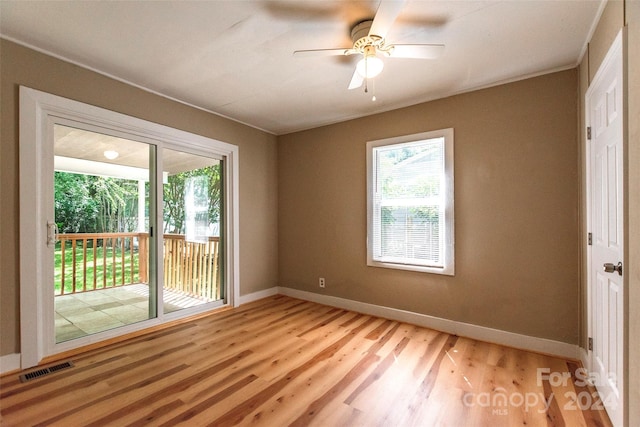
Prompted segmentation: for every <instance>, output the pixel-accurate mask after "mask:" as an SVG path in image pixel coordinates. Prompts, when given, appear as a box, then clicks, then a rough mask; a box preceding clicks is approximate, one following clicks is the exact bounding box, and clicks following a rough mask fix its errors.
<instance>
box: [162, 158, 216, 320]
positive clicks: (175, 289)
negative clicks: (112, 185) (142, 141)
mask: <svg viewBox="0 0 640 427" xmlns="http://www.w3.org/2000/svg"><path fill="white" fill-rule="evenodd" d="M162 159H163V169H164V170H165V171H167V172H166V173H167V178H166V180H165V181H164V183H163V201H164V204H163V205H164V207H163V228H164V229H163V236H162V238H163V293H162V295H163V304H164V305H163V308H164V312H165V313H171V312H174V311H178V310H183V309H185V308H190V307H194V306H199V305H202V304H206V303H211V302H214V301H221V300H223V299H224V290H223V289H224V288H223V286H222V283H224V280H223V274H222V269H221V266H222V263H221V262H220V261H221V259H222V255H221V253H222V251H221V248H222V246H221V245H220V242H221V239H222V234H223V231H224V227H223V222H222V212H223V203H222V201H223V200H224V197H223V194H222V190H223V186H222V161H221V160H219V159H215V158H211V157H205V156H202V155H197V154H192V153H187V152H184V151H178V150H173V149H167V148H165V149H163V150H162Z"/></svg>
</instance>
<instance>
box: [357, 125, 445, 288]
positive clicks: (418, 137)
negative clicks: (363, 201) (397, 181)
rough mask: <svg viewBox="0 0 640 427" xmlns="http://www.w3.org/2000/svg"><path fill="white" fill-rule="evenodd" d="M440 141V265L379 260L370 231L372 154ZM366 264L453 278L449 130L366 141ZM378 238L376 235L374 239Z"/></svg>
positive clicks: (373, 199)
mask: <svg viewBox="0 0 640 427" xmlns="http://www.w3.org/2000/svg"><path fill="white" fill-rule="evenodd" d="M436 138H444V180H445V193H444V195H443V197H444V204H445V209H444V212H445V215H444V228H445V233H444V242H443V247H442V248H441V249H442V253H443V265H442V266H425V265H418V264H414V263H411V262H402V261H397V262H392V261H389V260H381V259H380V258H377V257H376V256H375V254H374V250H375V237H376V236H374V233H375V228H374V219H375V215H374V209H375V206H374V201H375V193H374V191H375V184H376V175H377V169H376V163H375V160H376V155H375V152H376V150H377V149H378V148H381V147H390V146H393V145H398V146H400V145H406V144H411V143H414V142H421V141H425V140H429V139H436ZM366 149H367V157H366V158H367V265H368V266H371V267H383V268H391V269H399V270H410V271H418V272H423V273H434V274H442V275H448V276H453V275H455V218H454V212H455V208H454V151H453V149H454V137H453V128H447V129H439V130H434V131H428V132H422V133H416V134H410V135H403V136H398V137H392V138H385V139H378V140H374V141H368V142H367V147H366ZM377 237H378V239H380V236H377Z"/></svg>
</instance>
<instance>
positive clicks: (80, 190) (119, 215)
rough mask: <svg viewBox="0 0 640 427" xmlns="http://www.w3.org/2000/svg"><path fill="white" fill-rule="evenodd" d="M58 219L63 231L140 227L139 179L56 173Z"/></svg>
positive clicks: (104, 230)
mask: <svg viewBox="0 0 640 427" xmlns="http://www.w3.org/2000/svg"><path fill="white" fill-rule="evenodd" d="M54 182H55V184H54V194H55V221H56V224H57V225H58V229H59V230H60V232H61V233H112V232H117V231H120V232H127V231H134V230H135V229H136V228H137V219H138V218H137V214H138V213H137V211H138V201H137V200H138V184H137V182H136V181H131V180H125V179H118V178H106V177H101V176H93V175H81V174H74V173H66V172H55V180H54Z"/></svg>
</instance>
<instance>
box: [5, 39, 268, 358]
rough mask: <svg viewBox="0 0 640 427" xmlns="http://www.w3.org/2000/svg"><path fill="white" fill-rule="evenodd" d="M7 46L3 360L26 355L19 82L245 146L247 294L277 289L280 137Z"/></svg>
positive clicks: (243, 271)
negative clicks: (21, 308)
mask: <svg viewBox="0 0 640 427" xmlns="http://www.w3.org/2000/svg"><path fill="white" fill-rule="evenodd" d="M0 43H1V44H0V55H1V57H0V64H1V68H0V73H1V74H0V78H1V81H0V90H1V94H2V100H1V104H0V106H1V116H0V120H1V122H0V123H1V127H2V130H1V133H0V138H1V141H2V144H1V149H0V153H2V154H1V156H2V157H1V158H0V165H1V168H0V182H1V183H2V184H1V185H0V188H1V190H0V191H1V193H0V197H1V200H2V203H0V239H1V240H0V241H1V242H2V245H0V248H1V249H0V250H1V251H2V256H0V267H1V270H0V310H1V312H0V319H1V323H0V335H1V336H2V340H1V341H0V355H6V354H11V353H17V352H19V351H20V344H19V309H18V307H19V289H20V278H19V257H18V248H19V240H18V239H19V235H18V234H19V233H18V227H19V222H18V221H19V219H18V206H19V195H18V86H19V85H25V86H29V87H32V88H34V89H38V90H42V91H45V92H49V93H53V94H56V95H60V96H64V97H67V98H71V99H75V100H78V101H81V102H85V103H88V104H92V105H97V106H100V107H103V108H107V109H110V110H113V111H118V112H121V113H124V114H129V115H131V116H135V117H139V118H142V119H145V120H149V121H152V122H157V123H161V124H164V125H167V126H171V127H174V128H178V129H182V130H186V131H189V132H193V133H196V134H200V135H204V136H207V137H210V138H214V139H218V140H221V141H224V142H229V143H232V144H236V145H238V146H239V153H240V293H241V294H247V293H251V292H255V291H259V290H262V289H267V288H271V287H273V286H276V285H277V274H278V271H277V257H278V255H277V253H278V247H277V228H278V227H277V172H276V167H277V141H276V137H275V136H273V135H269V134H267V133H264V132H261V131H258V130H256V129H253V128H251V127H248V126H244V125H242V124H238V123H235V122H232V121H230V120H227V119H224V118H222V117H219V116H216V115H213V114H210V113H206V112H203V111H201V110H197V109H194V108H191V107H188V106H185V105H182V104H179V103H176V102H173V101H170V100H168V99H165V98H162V97H159V96H156V95H153V94H151V93H148V92H145V91H142V90H139V89H136V88H134V87H131V86H128V85H126V84H123V83H120V82H117V81H115V80H112V79H109V78H106V77H104V76H101V75H99V74H96V73H93V72H90V71H87V70H85V69H83V68H80V67H77V66H74V65H71V64H68V63H65V62H62V61H59V60H57V59H54V58H52V57H49V56H45V55H42V54H40V53H37V52H35V51H32V50H29V49H26V48H24V47H21V46H18V45H16V44H14V43H11V42H8V41H6V40H1V41H0ZM21 256H29V255H28V254H21Z"/></svg>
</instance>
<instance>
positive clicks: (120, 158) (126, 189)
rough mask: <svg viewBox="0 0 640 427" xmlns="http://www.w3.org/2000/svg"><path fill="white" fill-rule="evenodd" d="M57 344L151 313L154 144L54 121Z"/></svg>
mask: <svg viewBox="0 0 640 427" xmlns="http://www.w3.org/2000/svg"><path fill="white" fill-rule="evenodd" d="M53 136H54V210H55V225H53V226H54V227H55V229H56V231H57V235H56V237H57V238H56V239H55V240H56V241H55V243H54V245H55V249H54V270H53V272H54V277H53V287H54V307H55V308H54V310H55V318H54V321H55V339H56V342H57V343H60V342H63V341H68V340H71V339H76V338H80V337H85V336H87V335H90V334H94V333H98V332H103V331H106V330H109V329H113V328H117V327H121V326H125V325H130V324H132V323H136V322H141V321H144V320H148V319H149V318H153V317H156V316H157V310H156V304H155V300H154V299H153V298H150V295H154V294H155V292H153V287H154V283H152V281H151V276H152V275H151V274H150V271H149V265H150V258H151V257H152V256H153V257H155V253H154V251H152V250H151V246H150V244H149V230H150V226H151V225H150V221H149V211H150V209H149V203H150V201H151V202H152V203H153V199H150V197H149V191H150V188H151V186H150V184H149V183H150V181H152V180H153V177H154V175H153V173H152V169H153V168H152V167H151V166H152V164H153V162H152V159H154V158H155V151H156V147H155V146H154V145H150V144H145V143H142V142H137V141H132V140H130V139H124V138H118V137H114V136H111V135H108V134H103V133H98V132H93V131H89V130H86V129H81V128H76V127H71V126H65V125H61V124H55V125H54V126H53Z"/></svg>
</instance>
